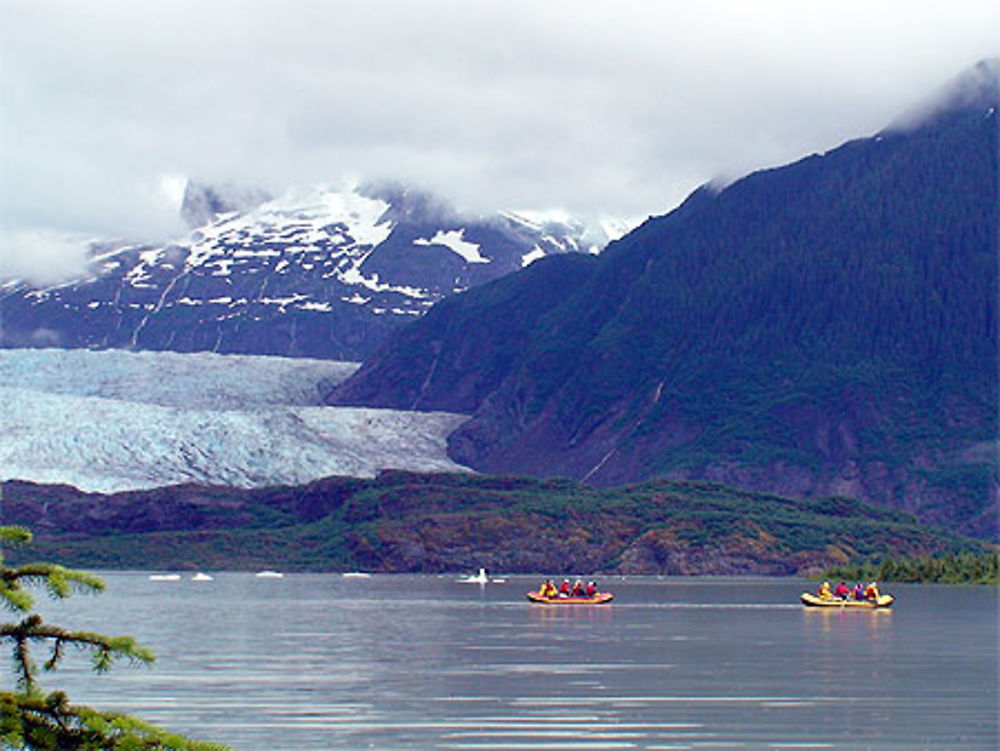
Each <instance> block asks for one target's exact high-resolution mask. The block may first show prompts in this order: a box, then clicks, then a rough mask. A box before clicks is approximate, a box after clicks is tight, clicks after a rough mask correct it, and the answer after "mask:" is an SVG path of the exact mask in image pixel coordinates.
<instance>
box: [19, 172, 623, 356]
mask: <svg viewBox="0 0 1000 751" xmlns="http://www.w3.org/2000/svg"><path fill="white" fill-rule="evenodd" d="M181 213H182V215H183V216H184V217H185V218H186V219H187V220H188V222H189V223H191V224H192V225H194V226H193V228H192V229H191V232H190V233H189V234H188V235H187V236H186V237H183V238H180V239H178V240H177V241H175V242H172V243H167V244H163V245H149V244H127V243H122V242H102V243H92V244H91V246H90V267H89V275H88V276H87V278H83V279H77V280H74V281H71V282H67V283H62V284H60V285H58V286H49V287H44V288H38V287H35V286H32V285H31V284H30V283H27V282H25V281H18V280H10V281H7V282H6V283H3V284H2V286H0V318H2V327H0V346H4V347H21V346H29V347H31V346H59V347H64V348H77V347H89V348H131V349H149V350H173V351H180V352H191V351H211V352H220V353H246V354H271V355H286V356H301V357H319V358H329V359H338V360H357V359H362V358H363V357H365V356H366V355H368V354H370V353H371V352H372V351H373V350H374V349H375V347H377V346H378V345H379V344H380V343H381V342H382V341H383V340H384V339H385V337H386V336H387V334H388V333H389V332H390V331H391V330H392V329H393V328H395V327H396V326H398V325H399V324H401V323H403V322H408V321H411V320H413V319H414V318H416V317H419V316H421V315H423V314H424V313H425V312H426V311H427V309H428V308H430V306H432V305H433V304H434V303H435V302H437V301H438V300H440V299H442V298H443V297H445V296H447V295H451V294H455V293H457V292H462V291H464V290H466V289H468V288H470V287H473V286H476V285H479V284H482V283H484V282H487V281H490V280H492V279H496V278H498V277H500V276H503V275H505V274H508V273H510V272H512V271H515V270H517V269H519V268H522V267H523V266H525V265H528V264H529V263H531V262H532V261H534V260H535V259H537V258H540V257H543V256H546V255H550V254H553V253H567V252H586V253H594V252H598V251H599V250H600V249H601V248H602V247H603V246H604V245H605V244H606V243H607V242H608V240H609V239H612V237H611V236H610V235H612V233H614V234H620V233H622V232H623V230H624V228H622V227H620V226H613V225H605V226H603V227H599V228H597V229H596V230H590V229H588V228H587V227H585V226H584V225H583V224H582V223H581V222H577V221H573V220H572V219H569V218H566V217H558V218H552V217H544V216H538V215H533V214H518V213H502V214H497V215H493V216H469V215H463V214H460V213H458V212H457V211H455V210H454V209H452V208H451V207H449V206H447V205H446V204H444V203H442V202H441V201H438V200H436V199H435V198H434V197H432V196H429V195H428V194H426V193H421V192H417V191H412V190H408V189H406V188H403V187H399V186H392V185H389V186H386V185H383V186H376V187H372V186H369V187H367V188H352V189H338V188H334V187H331V186H325V185H314V186H308V187H299V188H294V189H291V190H289V191H288V192H287V193H285V194H284V195H282V196H280V197H278V198H271V197H269V196H267V195H266V194H265V193H263V192H261V191H253V190H239V189H235V188H231V187H230V188H212V187H207V186H200V185H197V184H195V183H189V184H188V186H187V189H186V192H185V195H184V200H183V204H182V206H181Z"/></svg>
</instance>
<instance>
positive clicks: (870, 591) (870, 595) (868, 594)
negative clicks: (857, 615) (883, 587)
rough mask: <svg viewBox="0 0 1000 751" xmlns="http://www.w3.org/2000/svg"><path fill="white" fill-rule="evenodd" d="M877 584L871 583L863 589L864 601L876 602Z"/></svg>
mask: <svg viewBox="0 0 1000 751" xmlns="http://www.w3.org/2000/svg"><path fill="white" fill-rule="evenodd" d="M878 596H879V595H878V584H876V583H875V582H872V583H871V584H869V585H868V586H867V587H865V599H866V600H871V601H872V602H875V601H876V600H878Z"/></svg>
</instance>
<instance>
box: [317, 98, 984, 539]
mask: <svg viewBox="0 0 1000 751" xmlns="http://www.w3.org/2000/svg"><path fill="white" fill-rule="evenodd" d="M997 133H998V131H997V108H996V106H995V104H994V106H993V107H992V108H989V107H986V106H983V107H973V108H968V109H962V110H960V111H955V112H952V113H949V114H948V116H946V117H944V116H942V117H938V118H935V119H933V120H932V121H928V122H927V123H925V124H924V125H922V126H920V127H915V128H912V129H909V130H905V131H904V130H896V131H887V132H885V133H883V134H880V135H879V136H877V137H874V138H868V139H861V140H857V141H853V142H850V143H847V144H845V145H843V146H842V147H840V148H838V149H835V150H833V151H831V152H829V153H827V154H824V155H821V156H811V157H808V158H806V159H803V160H801V161H800V162H797V163H795V164H792V165H788V166H786V167H781V168H778V169H773V170H767V171H763V172H759V173H756V174H753V175H750V176H749V177H747V178H745V179H743V180H740V181H738V182H736V183H734V184H733V185H731V186H729V187H728V188H726V189H724V190H721V191H713V190H710V189H707V188H706V189H702V190H700V191H698V192H697V193H695V194H694V195H693V196H692V197H691V198H690V199H689V200H688V201H687V202H686V203H685V204H684V205H683V206H681V207H680V208H679V209H678V210H676V211H674V212H672V213H671V214H668V215H666V216H664V217H660V218H656V219H651V220H649V221H648V222H646V223H645V224H644V225H643V226H642V227H640V228H639V229H637V230H636V231H634V232H633V233H631V234H629V235H628V236H626V237H625V238H623V239H622V240H620V241H619V242H617V243H614V244H612V245H611V246H609V248H608V249H607V250H606V251H605V253H604V254H603V255H602V257H601V258H600V259H599V260H598V262H597V263H595V264H592V269H589V270H587V269H585V270H586V271H589V273H587V274H585V275H583V276H584V278H582V280H581V281H579V282H578V283H577V284H575V286H573V287H572V289H571V290H570V292H569V293H568V295H567V296H566V297H565V299H564V300H563V301H562V302H560V303H559V304H555V305H551V306H549V307H548V308H547V309H545V310H539V311H537V312H538V313H539V315H538V318H537V320H536V321H535V323H534V325H533V326H530V327H525V326H521V327H519V328H518V329H517V331H516V332H513V331H512V332H511V333H510V335H509V336H506V335H504V334H503V333H502V331H501V329H497V328H493V322H495V321H503V320H505V316H506V314H507V313H508V312H509V310H510V308H509V306H506V305H503V304H499V305H497V304H495V298H496V297H497V292H496V290H497V289H499V288H495V289H488V288H487V289H482V290H477V291H473V292H470V293H469V294H467V295H464V296H462V297H461V298H458V299H456V300H454V301H452V305H451V306H450V307H449V308H448V309H446V310H445V309H443V310H442V311H440V315H439V317H438V318H432V317H431V316H428V317H427V318H426V319H425V320H424V321H420V322H417V323H416V324H414V325H413V326H412V327H411V328H410V329H409V330H407V331H406V332H405V334H404V336H405V341H406V345H407V349H406V352H407V355H406V356H403V355H400V354H399V353H398V352H397V351H395V350H394V349H393V347H392V345H391V344H390V346H388V347H387V348H386V349H385V350H383V353H382V355H381V357H380V358H377V359H376V360H373V361H372V362H370V363H367V364H366V367H365V368H363V369H362V371H360V372H359V373H358V374H357V375H356V376H355V377H354V378H353V379H351V380H350V381H348V383H346V384H345V385H344V386H343V387H342V388H341V389H340V390H338V391H337V392H336V393H335V394H334V395H333V397H332V401H334V402H336V403H366V404H378V405H382V406H409V405H402V404H400V403H399V402H398V401H395V400H394V398H393V393H394V391H395V390H399V389H401V388H404V387H402V386H401V385H400V384H401V383H410V384H413V385H412V386H411V387H410V390H413V389H418V390H419V393H420V401H419V406H420V407H421V408H426V409H445V408H448V407H449V406H451V405H454V399H453V396H452V395H453V394H454V393H455V384H456V383H457V382H458V381H459V379H466V380H467V379H470V378H476V377H477V376H476V375H475V373H476V372H477V365H476V362H475V361H474V360H470V359H466V358H462V357H461V356H460V355H459V353H462V352H470V351H475V350H476V346H477V345H476V343H475V342H477V341H483V337H485V338H486V339H485V340H486V341H490V340H491V338H495V339H496V341H490V347H491V349H490V351H500V350H494V349H492V347H494V346H499V347H500V348H501V349H502V351H503V353H504V355H503V356H502V357H495V358H490V359H488V362H489V365H488V368H489V371H490V377H489V379H480V382H485V381H487V380H488V382H489V384H491V388H486V389H483V390H482V392H480V393H481V395H480V398H478V399H477V400H475V404H474V406H473V407H472V408H471V409H467V411H469V412H471V413H472V415H473V417H472V419H471V420H470V421H468V422H467V423H466V424H465V425H463V426H462V427H461V428H460V429H459V430H458V431H456V433H455V434H454V435H453V436H452V438H451V441H450V454H451V456H452V457H453V458H454V459H456V460H457V461H460V462H463V463H465V464H468V465H470V466H472V467H474V468H476V469H478V470H481V471H486V472H503V473H524V474H530V475H533V476H539V477H546V476H551V475H565V476H569V477H572V478H574V479H578V480H585V481H587V482H589V483H593V484H600V485H612V484H618V483H622V482H629V481H636V480H643V479H648V478H652V477H662V476H669V477H677V478H683V477H689V478H701V479H710V480H721V481H724V482H726V483H728V484H732V485H739V486H743V487H749V488H757V489H767V490H774V491H778V492H781V493H784V494H788V495H796V496H802V497H812V496H819V495H827V494H843V495H850V496H856V497H861V498H864V499H867V500H870V501H874V502H878V503H882V504H885V505H889V506H895V507H902V508H907V509H910V510H913V511H915V512H916V513H917V514H918V516H919V517H920V518H922V519H924V520H927V521H933V522H938V523H942V524H946V525H948V526H950V527H952V528H954V529H959V530H963V531H965V532H968V533H971V534H976V535H979V536H982V537H986V538H994V537H995V536H996V534H997V511H996V507H997V504H996V498H997V490H996V489H997V477H996V476H997V471H996V461H995V457H996V439H997V409H996V395H997V393H998V378H997V367H996V363H997V354H998V350H997V320H996V314H997V311H996V298H997V295H996V280H997V278H998V252H997V250H998V249H997V237H998V217H997V214H998V208H997V201H996V197H997V195H998V194H1000V192H998V168H997V161H998V157H997V151H998V150H997V143H998V135H997ZM503 284H504V287H503V290H504V293H505V296H506V298H507V299H512V298H514V297H515V296H516V293H515V290H516V288H517V286H518V285H524V289H525V290H527V289H528V285H529V280H528V275H527V274H520V275H515V276H514V277H511V278H509V279H505V280H504V281H503ZM472 319H474V320H475V321H476V323H477V325H476V326H472V325H467V324H468V322H469V321H470V320H472ZM460 321H464V322H465V323H463V325H461V326H459V325H458V324H459V322H460ZM413 352H425V353H430V352H433V353H434V354H433V357H431V356H430V355H427V356H426V357H425V362H426V363H428V365H427V366H425V367H417V368H414V369H413V370H412V371H407V370H406V368H405V363H406V362H411V361H412V360H410V359H407V358H408V357H409V356H410V355H411V354H412V353H413ZM485 362H487V360H484V363H485ZM486 367H487V366H486V365H484V366H483V368H484V369H485V368H486ZM386 373H392V374H393V378H390V379H385V378H380V377H379V376H380V374H382V375H384V374H386ZM492 384H496V385H495V386H492ZM362 395H363V396H362Z"/></svg>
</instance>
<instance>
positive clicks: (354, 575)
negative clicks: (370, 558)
mask: <svg viewBox="0 0 1000 751" xmlns="http://www.w3.org/2000/svg"><path fill="white" fill-rule="evenodd" d="M341 576H343V577H344V578H345V579H370V578H371V574H369V573H367V572H366V571H345V572H344V573H343V574H341Z"/></svg>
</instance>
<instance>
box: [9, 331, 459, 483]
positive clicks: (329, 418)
mask: <svg viewBox="0 0 1000 751" xmlns="http://www.w3.org/2000/svg"><path fill="white" fill-rule="evenodd" d="M356 368H357V365H356V364H354V363H338V362H330V361H322V360H301V359H286V358H279V357H254V356H226V355H215V354H209V353H195V354H178V353H168V352H139V353H133V352H123V351H100V352H96V351H87V350H51V349H50V350H0V480H11V479H19V480H30V481H33V482H40V483H66V484H69V485H74V486H76V487H77V488H80V489H81V490H86V491H95V492H115V491H120V490H137V489H142V488H151V487H157V486H161V485H170V484H176V483H182V482H197V483H203V484H223V485H234V486H239V487H261V486H267V485H278V484H299V483H304V482H309V481H310V480H315V479H318V478H320V477H327V476H330V475H349V476H355V477H371V476H374V475H375V474H376V473H377V472H378V471H379V470H381V469H388V468H397V469H411V470H426V471H465V468H464V467H461V466H460V465H457V464H455V463H454V462H452V461H451V460H450V459H448V457H447V455H446V453H445V449H446V439H447V436H448V434H449V433H451V431H453V430H454V429H455V428H456V427H458V425H460V424H461V423H462V422H463V421H464V420H465V419H466V418H465V416H464V415H455V414H447V413H416V412H401V411H395V410H381V409H360V408H357V409H356V408H343V407H324V406H319V405H320V402H321V398H322V395H323V394H324V393H325V392H326V390H328V389H329V388H330V387H332V386H333V385H335V384H336V383H338V382H340V381H342V380H343V379H344V378H346V377H347V376H349V375H350V374H351V373H352V372H354V370H355V369H356Z"/></svg>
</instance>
